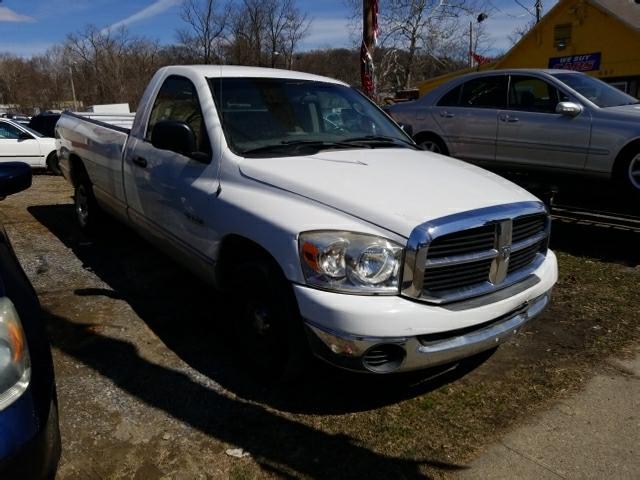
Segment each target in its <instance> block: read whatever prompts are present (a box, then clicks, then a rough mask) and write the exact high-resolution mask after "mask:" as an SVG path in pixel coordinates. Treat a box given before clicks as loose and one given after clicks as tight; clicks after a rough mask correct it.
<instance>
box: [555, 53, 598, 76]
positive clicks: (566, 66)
mask: <svg viewBox="0 0 640 480" xmlns="http://www.w3.org/2000/svg"><path fill="white" fill-rule="evenodd" d="M600 56H601V53H600V52H596V53H584V54H582V55H569V56H567V57H553V58H550V59H549V68H561V69H563V70H576V71H578V72H590V71H592V70H600Z"/></svg>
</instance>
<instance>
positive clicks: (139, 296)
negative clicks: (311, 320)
mask: <svg viewBox="0 0 640 480" xmlns="http://www.w3.org/2000/svg"><path fill="white" fill-rule="evenodd" d="M72 209H73V207H72V206H71V205H55V206H34V207H30V208H29V212H30V213H31V214H32V215H33V216H34V217H35V218H36V219H37V220H38V221H39V222H40V223H41V224H43V225H44V226H46V227H47V228H48V229H49V230H50V231H51V232H52V233H53V234H54V235H55V236H56V237H58V238H59V239H60V240H61V241H62V242H63V243H64V244H65V245H66V246H67V247H69V248H70V249H71V250H72V251H73V252H74V254H75V255H76V256H77V257H78V259H80V260H81V261H82V263H83V265H84V268H86V269H89V270H91V271H92V272H94V273H95V274H96V275H97V276H98V277H99V278H100V279H101V280H102V281H103V282H105V283H106V284H107V285H108V286H109V289H101V288H81V289H77V290H75V291H74V293H75V295H78V296H85V297H91V296H106V297H109V298H114V299H121V300H124V301H126V302H127V303H128V304H129V305H130V306H131V308H133V310H134V311H135V312H136V314H137V315H138V316H139V317H140V318H141V319H142V320H143V321H144V322H145V323H146V324H147V325H148V326H149V328H151V330H153V331H154V333H155V334H156V335H157V336H158V337H159V338H160V339H161V340H162V342H163V343H164V344H165V345H166V346H167V347H168V348H170V349H171V350H172V351H174V352H175V353H176V354H177V355H178V356H179V357H180V358H181V359H182V360H183V361H185V362H186V363H187V364H189V365H190V366H191V367H192V368H194V369H196V370H197V371H199V372H201V373H202V374H204V375H206V376H207V377H209V378H211V379H212V380H213V381H215V382H216V383H218V384H220V385H222V386H223V387H224V388H226V389H227V390H229V391H231V392H233V393H234V394H236V395H237V396H238V397H240V398H241V399H237V400H235V399H231V398H230V397H229V396H226V395H224V394H221V393H219V392H216V391H215V390H212V389H209V388H207V387H204V386H202V385H200V384H199V383H197V382H194V381H192V380H191V379H190V378H189V377H188V376H186V375H185V374H183V373H180V372H176V371H174V370H171V369H167V368H164V367H162V366H161V365H157V364H154V363H150V362H147V361H146V360H145V359H143V358H141V357H140V356H139V355H138V353H137V349H136V346H135V345H134V344H133V343H129V342H124V341H121V340H116V339H112V338H108V337H105V336H102V335H100V333H99V329H96V328H93V327H92V325H79V324H77V323H74V322H71V321H70V320H68V319H65V318H62V317H59V316H55V315H50V318H49V325H50V328H51V336H52V343H53V345H54V346H55V347H57V348H58V349H60V350H62V351H64V352H66V353H67V354H69V355H71V356H73V357H74V358H76V359H77V360H79V361H81V362H82V363H84V364H86V365H88V366H90V367H91V368H93V369H95V370H96V371H97V372H99V373H100V374H101V375H104V376H106V377H108V378H111V379H112V380H113V381H114V382H115V383H116V384H117V385H119V386H120V387H121V388H123V389H125V390H126V391H128V392H129V393H131V394H132V395H135V396H136V397H138V398H140V399H141V400H142V401H144V402H145V403H147V404H149V405H150V406H153V407H154V408H158V409H161V410H164V411H166V412H167V413H169V414H170V415H172V416H173V417H175V418H177V419H180V420H182V421H184V422H186V423H188V424H190V425H192V426H193V427H195V428H197V429H199V430H201V431H203V432H205V433H207V434H209V435H211V436H213V437H215V438H217V439H219V440H221V441H224V442H228V443H231V444H234V445H237V446H239V447H242V448H244V449H245V450H247V451H249V452H251V453H252V455H253V456H254V457H255V458H256V459H257V460H258V461H259V462H261V464H262V466H263V467H265V468H267V469H269V470H271V469H273V470H275V471H278V472H279V473H280V474H286V472H287V471H291V470H293V471H295V472H298V473H302V474H306V475H310V476H312V477H314V478H331V477H345V476H347V477H350V476H355V475H358V476H361V475H362V474H363V473H365V472H367V476H369V477H371V472H375V475H374V477H376V478H417V477H421V476H422V475H421V473H420V466H421V465H424V466H430V467H432V468H437V469H442V470H457V469H461V468H464V467H460V466H457V465H452V464H448V463H443V462H439V461H436V460H433V459H421V460H404V459H398V458H391V457H386V456H384V455H380V454H377V453H375V452H372V451H370V450H369V449H367V448H365V447H363V446H361V445H357V444H356V443H355V442H354V441H353V439H351V438H348V437H344V436H336V435H332V434H329V433H325V432H322V431H320V430H316V429H314V428H312V427H309V426H306V425H304V424H302V423H299V422H296V421H295V420H292V419H290V418H286V417H285V416H283V415H281V414H279V413H276V412H274V411H273V410H269V409H267V408H265V406H263V405H266V406H268V407H274V408H276V409H278V410H281V411H285V412H293V413H304V414H342V413H349V412H358V411H364V410H369V409H373V408H378V407H381V406H384V405H389V404H392V403H396V402H398V401H401V400H403V399H408V398H412V397H415V396H418V395H423V394H425V393H427V392H429V391H432V390H433V389H436V388H438V387H440V386H442V385H443V384H446V383H449V382H452V381H455V380H456V379H458V378H460V377H461V376H463V375H465V374H466V373H468V372H469V371H471V370H473V369H474V368H476V367H477V366H479V365H480V364H482V363H483V362H484V361H485V360H486V359H487V358H489V356H490V355H491V352H489V353H486V354H483V355H481V356H477V357H475V358H472V359H469V360H467V361H465V362H461V363H459V364H458V365H455V366H450V367H443V368H440V369H438V370H433V371H429V372H423V373H421V374H418V375H416V374H414V375H405V376H398V377H392V378H381V377H368V376H363V375H354V374H350V373H348V372H342V371H338V370H335V369H332V368H330V367H327V366H325V365H324V364H321V363H319V362H315V363H314V364H313V365H312V367H311V370H310V371H309V373H308V375H307V376H306V377H305V378H304V379H303V380H301V381H300V382H299V383H297V384H295V385H290V386H286V387H285V386H279V387H269V386H266V385H264V384H262V383H260V382H257V381H255V380H254V379H252V377H250V376H249V375H248V374H247V373H246V372H245V370H244V369H243V367H242V366H241V365H240V366H238V365H237V363H238V362H237V355H234V354H236V353H237V352H236V351H235V350H236V349H235V348H233V345H234V342H233V339H232V338H231V337H230V335H231V333H230V331H229V329H228V328H225V327H226V326H228V325H229V323H230V320H229V315H230V314H229V310H230V309H229V305H227V303H226V300H225V299H224V298H223V296H222V295H220V294H217V293H215V292H214V291H212V289H211V288H210V287H209V286H207V285H206V284H204V283H203V282H201V281H199V280H198V279H197V278H195V277H194V276H193V275H191V274H190V273H189V272H187V271H185V270H183V269H181V268H180V267H178V266H177V265H175V264H173V262H171V261H170V260H168V258H167V257H166V256H165V255H164V254H162V253H161V252H159V251H157V250H155V249H154V248H152V247H150V245H149V244H148V243H147V242H145V241H144V240H142V239H141V238H139V237H138V236H137V235H135V234H134V233H133V232H132V231H130V230H129V229H127V228H126V227H124V226H122V225H119V224H117V223H110V224H109V226H108V228H107V229H105V233H103V234H101V235H99V236H98V237H97V238H96V239H95V240H90V239H87V238H85V237H83V236H82V235H81V234H80V233H79V232H78V230H77V228H76V226H75V223H74V222H73V218H74V217H73V211H72ZM344 459H349V461H348V462H344ZM345 463H348V465H345ZM282 469H284V470H282Z"/></svg>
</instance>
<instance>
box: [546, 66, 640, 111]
mask: <svg viewBox="0 0 640 480" xmlns="http://www.w3.org/2000/svg"><path fill="white" fill-rule="evenodd" d="M553 76H554V77H556V78H557V79H558V80H560V81H561V82H562V83H564V84H565V85H567V86H569V87H571V88H572V89H574V90H575V91H576V92H578V93H579V94H580V95H582V96H583V97H585V98H587V99H588V100H590V101H592V102H593V103H595V104H596V105H597V106H599V107H601V108H605V107H619V106H620V105H633V104H635V103H638V99H637V98H634V97H632V96H631V95H627V94H626V93H624V92H622V91H620V90H618V89H617V88H615V87H612V86H611V85H609V84H607V83H604V82H603V81H602V80H598V79H597V78H593V77H589V76H588V75H576V74H575V73H554V74H553Z"/></svg>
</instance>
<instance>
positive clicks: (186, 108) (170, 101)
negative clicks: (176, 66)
mask: <svg viewBox="0 0 640 480" xmlns="http://www.w3.org/2000/svg"><path fill="white" fill-rule="evenodd" d="M162 120H175V121H178V122H184V123H186V124H187V125H189V126H190V127H191V129H192V130H193V133H194V134H195V137H196V146H197V148H198V152H202V153H206V154H207V155H209V156H210V155H211V143H210V142H209V136H208V135H207V129H206V127H205V124H204V117H203V115H202V110H201V108H200V99H199V98H198V93H197V92H196V87H195V86H194V85H193V83H191V81H190V80H189V79H187V78H185V77H180V76H177V75H172V76H170V77H168V78H167V79H166V80H165V81H164V83H163V84H162V87H160V90H159V91H158V96H157V97H156V100H155V102H154V103H153V107H152V109H151V115H149V123H148V124H147V133H146V135H145V140H147V141H151V132H152V131H153V127H154V126H155V125H156V123H158V122H160V121H162Z"/></svg>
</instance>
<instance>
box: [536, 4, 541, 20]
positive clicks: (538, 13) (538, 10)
mask: <svg viewBox="0 0 640 480" xmlns="http://www.w3.org/2000/svg"><path fill="white" fill-rule="evenodd" d="M541 14H542V0H536V23H538V22H539V21H540V15H541Z"/></svg>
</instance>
